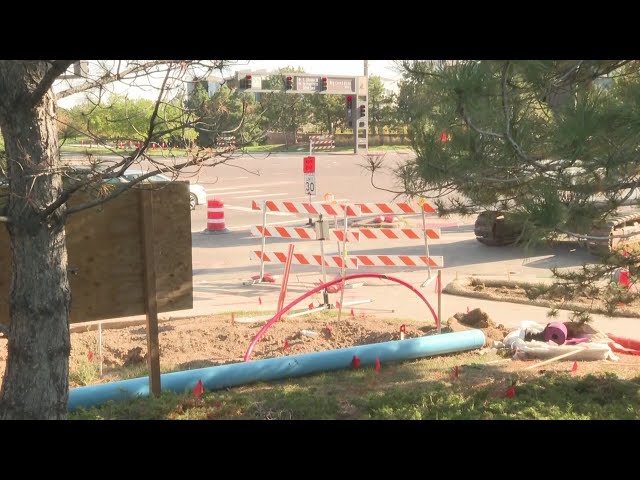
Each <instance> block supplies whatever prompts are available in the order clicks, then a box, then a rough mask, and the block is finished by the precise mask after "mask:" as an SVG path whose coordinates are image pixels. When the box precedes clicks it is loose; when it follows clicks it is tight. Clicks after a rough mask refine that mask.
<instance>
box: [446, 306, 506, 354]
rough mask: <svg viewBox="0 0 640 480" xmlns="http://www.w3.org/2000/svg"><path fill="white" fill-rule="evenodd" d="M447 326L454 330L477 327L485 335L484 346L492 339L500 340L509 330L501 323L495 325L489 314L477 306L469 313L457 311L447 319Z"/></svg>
mask: <svg viewBox="0 0 640 480" xmlns="http://www.w3.org/2000/svg"><path fill="white" fill-rule="evenodd" d="M447 323H448V326H449V327H450V328H451V329H452V330H453V331H454V332H455V331H460V330H469V329H470V328H478V329H480V330H482V331H483V332H484V334H485V336H486V337H487V340H486V342H485V345H486V346H491V345H492V344H493V341H494V340H496V341H498V342H501V341H502V340H504V337H506V336H507V334H508V333H509V330H507V329H506V327H505V326H504V325H502V324H498V325H496V323H495V322H494V321H493V320H491V318H490V317H489V314H487V313H486V312H483V311H482V310H480V309H479V308H474V309H473V310H471V311H470V312H469V313H462V312H458V313H456V314H455V315H454V316H453V317H451V318H449V320H448V321H447Z"/></svg>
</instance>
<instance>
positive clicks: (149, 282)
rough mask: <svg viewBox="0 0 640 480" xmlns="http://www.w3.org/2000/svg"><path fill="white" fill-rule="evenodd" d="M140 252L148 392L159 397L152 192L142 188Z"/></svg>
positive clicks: (158, 343)
mask: <svg viewBox="0 0 640 480" xmlns="http://www.w3.org/2000/svg"><path fill="white" fill-rule="evenodd" d="M139 191H140V206H141V209H142V212H141V213H142V215H141V217H142V239H143V240H142V252H143V261H144V281H145V307H146V312H147V364H148V365H149V390H150V391H151V393H153V395H155V396H156V397H157V396H160V393H161V391H162V388H161V385H160V341H159V339H158V301H157V298H156V258H155V251H154V246H153V243H154V238H153V230H154V229H153V191H152V190H151V189H148V188H142V189H140V190H139Z"/></svg>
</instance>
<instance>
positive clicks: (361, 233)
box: [331, 228, 440, 242]
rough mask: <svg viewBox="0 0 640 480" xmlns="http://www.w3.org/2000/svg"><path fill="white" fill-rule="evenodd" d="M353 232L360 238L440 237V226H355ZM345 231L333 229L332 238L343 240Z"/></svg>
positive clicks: (409, 238)
mask: <svg viewBox="0 0 640 480" xmlns="http://www.w3.org/2000/svg"><path fill="white" fill-rule="evenodd" d="M351 232H352V233H354V234H358V238H359V240H358V241H360V240H421V239H423V238H424V237H425V235H426V236H427V238H431V239H439V238H440V229H439V228H427V229H425V230H422V229H420V228H354V229H353V230H351ZM343 238H344V232H343V231H342V230H340V229H335V230H331V239H332V240H339V241H341V242H342V239H343Z"/></svg>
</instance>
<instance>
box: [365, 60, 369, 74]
mask: <svg viewBox="0 0 640 480" xmlns="http://www.w3.org/2000/svg"><path fill="white" fill-rule="evenodd" d="M364 76H365V77H368V76H369V60H365V61H364Z"/></svg>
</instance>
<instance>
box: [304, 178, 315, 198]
mask: <svg viewBox="0 0 640 480" xmlns="http://www.w3.org/2000/svg"><path fill="white" fill-rule="evenodd" d="M304 193H305V194H307V195H311V196H314V197H315V196H316V174H315V173H305V174H304Z"/></svg>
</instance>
